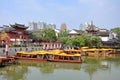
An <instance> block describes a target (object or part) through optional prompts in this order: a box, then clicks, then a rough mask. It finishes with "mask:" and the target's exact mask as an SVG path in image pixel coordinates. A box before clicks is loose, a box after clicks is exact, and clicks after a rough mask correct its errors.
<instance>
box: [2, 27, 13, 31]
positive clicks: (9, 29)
mask: <svg viewBox="0 0 120 80" xmlns="http://www.w3.org/2000/svg"><path fill="white" fill-rule="evenodd" d="M2 31H5V32H11V31H13V32H14V31H15V29H14V28H12V27H5V28H3V29H2V30H1V31H0V32H2Z"/></svg>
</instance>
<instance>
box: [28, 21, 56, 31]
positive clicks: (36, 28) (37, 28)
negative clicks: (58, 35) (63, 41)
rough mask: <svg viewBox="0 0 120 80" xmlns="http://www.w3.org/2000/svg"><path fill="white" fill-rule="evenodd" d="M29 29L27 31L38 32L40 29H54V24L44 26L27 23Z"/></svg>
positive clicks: (43, 23)
mask: <svg viewBox="0 0 120 80" xmlns="http://www.w3.org/2000/svg"><path fill="white" fill-rule="evenodd" d="M28 25H29V28H28V30H40V29H45V28H51V29H55V28H56V25H55V24H46V23H45V22H38V23H36V22H29V24H28Z"/></svg>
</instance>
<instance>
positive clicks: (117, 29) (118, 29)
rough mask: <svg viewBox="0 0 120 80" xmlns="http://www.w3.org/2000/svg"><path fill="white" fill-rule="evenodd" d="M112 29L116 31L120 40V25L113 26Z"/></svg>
mask: <svg viewBox="0 0 120 80" xmlns="http://www.w3.org/2000/svg"><path fill="white" fill-rule="evenodd" d="M111 31H113V32H114V33H116V34H117V37H118V39H119V40H120V27H116V28H113V29H111Z"/></svg>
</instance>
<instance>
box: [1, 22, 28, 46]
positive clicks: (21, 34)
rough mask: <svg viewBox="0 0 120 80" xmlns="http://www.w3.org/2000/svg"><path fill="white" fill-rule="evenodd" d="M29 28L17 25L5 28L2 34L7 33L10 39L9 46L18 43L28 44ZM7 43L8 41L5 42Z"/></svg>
mask: <svg viewBox="0 0 120 80" xmlns="http://www.w3.org/2000/svg"><path fill="white" fill-rule="evenodd" d="M27 28H28V27H27V26H25V25H23V24H17V23H15V24H14V25H10V26H7V27H3V29H1V31H0V32H1V33H2V32H5V33H7V35H8V36H9V37H10V39H9V40H8V43H9V44H12V43H17V44H24V43H26V42H27V39H28V35H29V33H28V32H27V31H26V29H27ZM4 41H6V40H4Z"/></svg>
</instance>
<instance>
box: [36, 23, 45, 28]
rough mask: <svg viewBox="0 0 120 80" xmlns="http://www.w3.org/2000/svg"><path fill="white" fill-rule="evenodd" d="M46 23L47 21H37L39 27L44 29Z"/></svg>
mask: <svg viewBox="0 0 120 80" xmlns="http://www.w3.org/2000/svg"><path fill="white" fill-rule="evenodd" d="M46 25H47V24H46V23H45V22H38V23H37V27H38V29H44V28H46Z"/></svg>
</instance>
